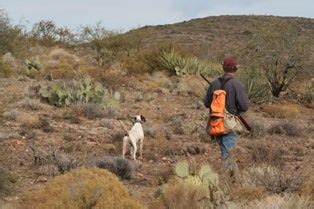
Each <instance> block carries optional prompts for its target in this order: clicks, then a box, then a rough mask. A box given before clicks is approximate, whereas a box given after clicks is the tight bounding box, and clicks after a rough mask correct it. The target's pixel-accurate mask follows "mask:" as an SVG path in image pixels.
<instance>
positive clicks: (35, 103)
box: [17, 97, 42, 110]
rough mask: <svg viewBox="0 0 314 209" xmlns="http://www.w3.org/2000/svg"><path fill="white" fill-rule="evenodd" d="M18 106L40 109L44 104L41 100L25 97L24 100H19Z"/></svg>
mask: <svg viewBox="0 0 314 209" xmlns="http://www.w3.org/2000/svg"><path fill="white" fill-rule="evenodd" d="M17 105H18V107H22V108H24V109H27V110H39V109H41V108H42V105H41V103H40V101H39V100H36V99H30V98H28V97H27V98H24V99H23V100H21V101H19V102H18V104H17Z"/></svg>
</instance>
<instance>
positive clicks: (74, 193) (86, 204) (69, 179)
mask: <svg viewBox="0 0 314 209" xmlns="http://www.w3.org/2000/svg"><path fill="white" fill-rule="evenodd" d="M21 208H25V209H48V208H49V209H50V208H58V209H81V208H86V209H89V208H99V209H100V208H102V209H112V208H121V209H124V208H127V209H140V208H143V206H141V205H140V204H139V203H138V202H137V201H135V200H133V199H132V198H131V197H130V195H129V193H128V191H127V189H126V187H125V186H124V185H123V184H122V183H121V182H119V179H118V178H117V177H116V176H115V175H113V174H112V173H110V172H108V171H106V170H103V169H98V168H92V169H85V168H82V169H77V170H73V171H71V172H69V173H67V174H65V175H62V176H58V177H56V178H54V179H53V180H52V181H50V182H48V183H47V185H46V186H45V187H43V188H40V189H39V190H37V191H33V192H28V193H26V194H25V195H24V197H23V198H22V201H21Z"/></svg>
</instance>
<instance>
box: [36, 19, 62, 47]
mask: <svg viewBox="0 0 314 209" xmlns="http://www.w3.org/2000/svg"><path fill="white" fill-rule="evenodd" d="M56 32H57V26H56V25H55V23H54V22H53V21H51V20H41V21H40V22H38V23H35V24H34V26H33V28H32V31H31V34H32V37H33V38H34V39H35V40H36V41H40V42H41V44H43V45H46V46H52V45H54V44H55V42H56V41H57V37H56Z"/></svg>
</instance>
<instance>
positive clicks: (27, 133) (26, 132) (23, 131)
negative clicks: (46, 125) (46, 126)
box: [18, 127, 37, 139]
mask: <svg viewBox="0 0 314 209" xmlns="http://www.w3.org/2000/svg"><path fill="white" fill-rule="evenodd" d="M18 132H19V134H20V135H21V136H23V137H25V138H26V139H35V138H36V137H37V135H36V133H35V131H34V130H33V129H30V128H27V127H21V128H20V129H19V131H18Z"/></svg>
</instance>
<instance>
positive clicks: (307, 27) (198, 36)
mask: <svg viewBox="0 0 314 209" xmlns="http://www.w3.org/2000/svg"><path fill="white" fill-rule="evenodd" d="M273 18H274V17H273V16H216V17H206V18H199V19H192V20H190V21H184V22H181V23H176V24H169V25H159V26H145V27H143V28H140V29H136V30H132V31H130V32H128V33H126V34H125V35H126V36H130V35H131V36H132V35H136V34H138V35H140V36H141V37H143V39H142V41H141V45H142V47H149V46H151V45H155V44H158V43H161V42H165V41H166V42H174V43H178V44H180V45H182V46H186V47H187V48H189V49H195V50H196V53H197V54H198V55H199V56H200V57H203V58H208V57H211V58H214V59H215V58H221V57H222V56H223V55H224V54H225V53H227V52H228V51H230V50H237V49H241V48H243V47H245V46H246V43H247V42H248V41H249V40H250V38H251V37H252V34H253V33H254V32H256V31H258V30H259V27H260V26H261V25H262V24H264V23H267V22H271V21H273ZM278 20H283V21H285V22H286V23H287V25H292V26H296V27H298V30H299V32H300V35H301V36H302V37H303V38H304V39H306V40H307V41H308V42H309V43H311V44H313V41H314V38H313V33H314V19H312V18H298V17H278V19H276V20H275V21H278ZM269 30H270V31H272V30H273V28H269ZM282 32H283V33H284V31H282Z"/></svg>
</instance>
